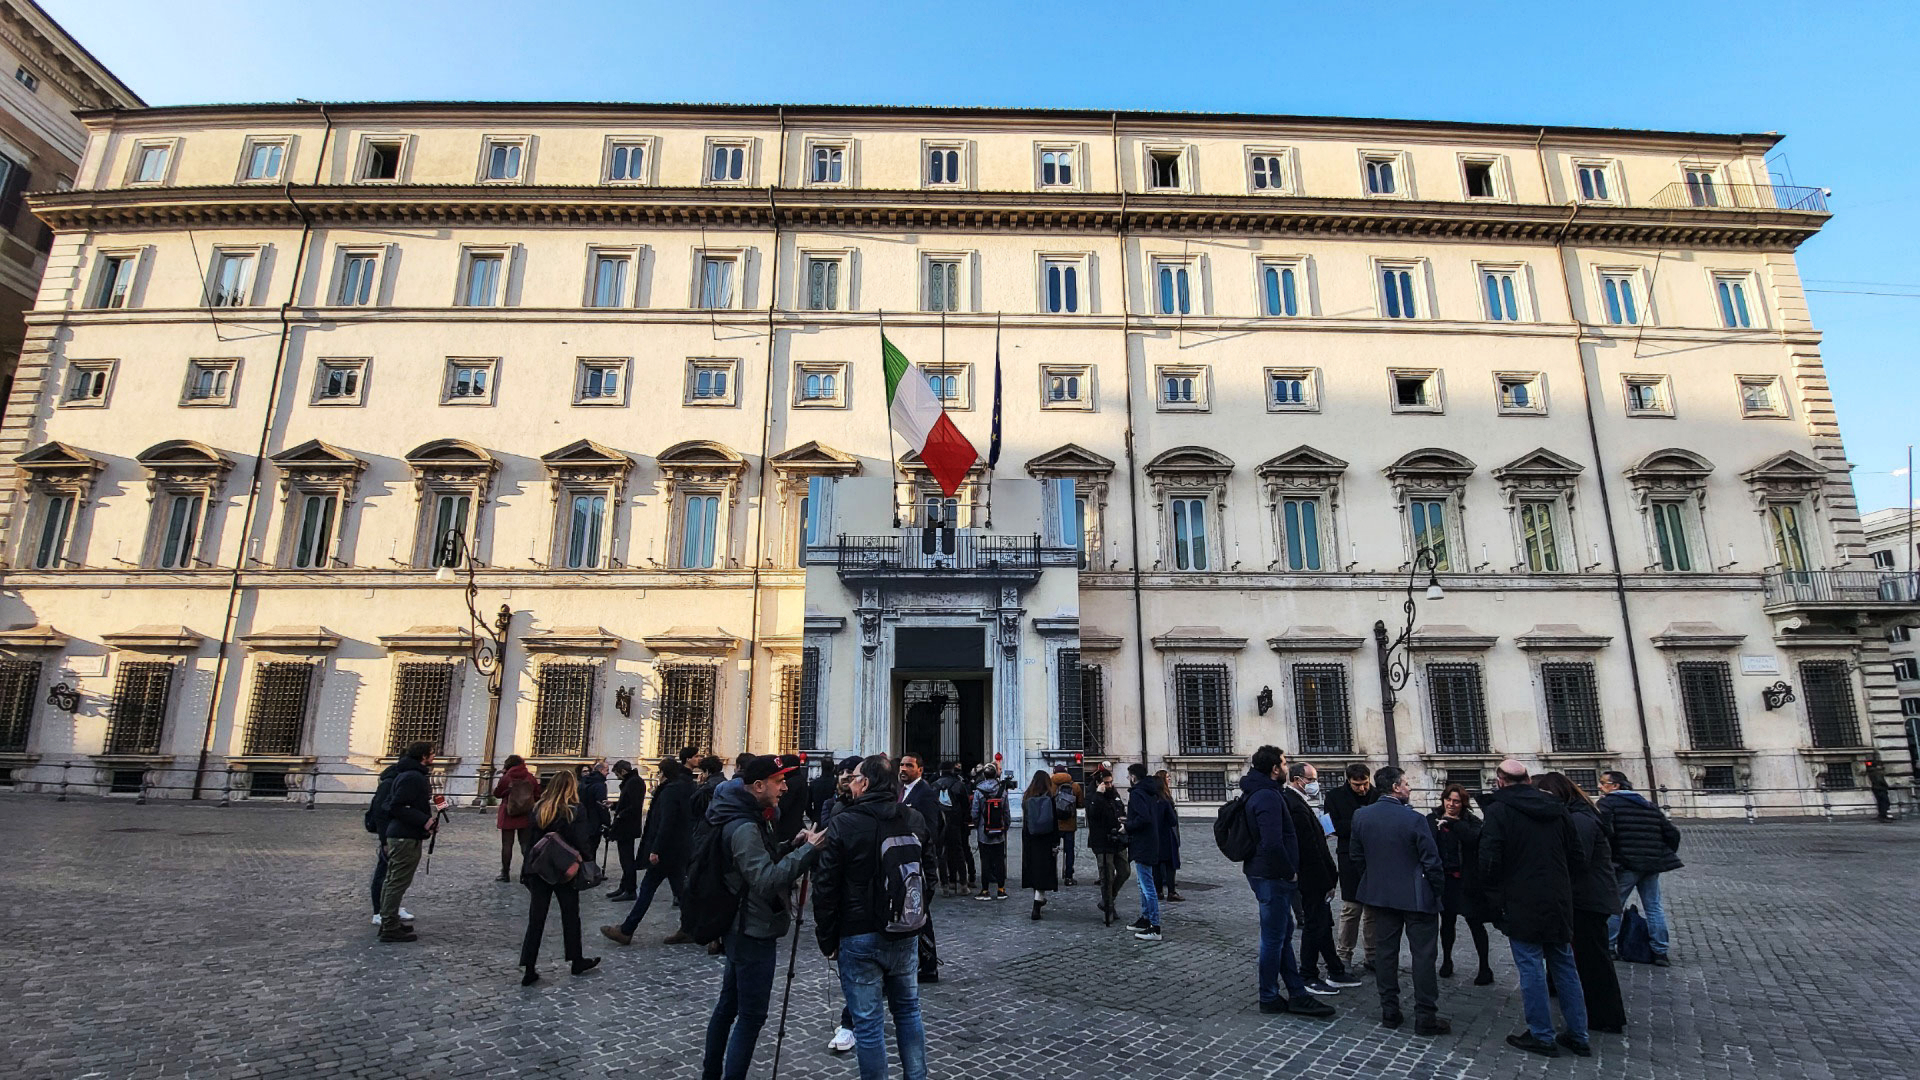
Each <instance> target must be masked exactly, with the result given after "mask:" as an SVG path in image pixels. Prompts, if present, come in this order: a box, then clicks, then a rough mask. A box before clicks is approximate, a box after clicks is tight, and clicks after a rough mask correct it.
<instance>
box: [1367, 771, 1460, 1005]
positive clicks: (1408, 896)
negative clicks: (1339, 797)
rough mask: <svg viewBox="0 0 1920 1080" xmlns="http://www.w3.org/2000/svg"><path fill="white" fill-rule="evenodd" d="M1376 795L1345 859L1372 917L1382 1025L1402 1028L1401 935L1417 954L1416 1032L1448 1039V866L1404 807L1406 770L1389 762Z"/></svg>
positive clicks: (1416, 814)
mask: <svg viewBox="0 0 1920 1080" xmlns="http://www.w3.org/2000/svg"><path fill="white" fill-rule="evenodd" d="M1373 788H1374V790H1375V791H1376V792H1378V793H1379V797H1378V798H1376V799H1374V800H1373V801H1372V802H1371V803H1369V804H1367V805H1366V806H1363V807H1361V808H1360V809H1358V810H1356V811H1354V814H1353V836H1352V842H1351V844H1350V845H1349V847H1348V849H1347V858H1348V859H1349V860H1350V861H1351V863H1352V865H1353V866H1354V867H1355V868H1356V869H1357V870H1358V871H1359V873H1360V887H1359V889H1357V890H1356V891H1355V895H1356V896H1358V897H1359V898H1360V902H1361V903H1363V904H1365V905H1367V911H1368V914H1370V915H1372V916H1373V941H1372V945H1373V959H1374V965H1373V981H1374V985H1376V986H1378V987H1379V988H1380V1021H1381V1023H1384V1024H1386V1025H1387V1026H1388V1027H1399V1026H1400V1025H1401V1023H1402V1022H1403V1017H1402V1016H1401V1013H1400V936H1401V934H1402V933H1404V934H1405V935H1406V938H1407V946H1408V949H1409V950H1410V951H1411V952H1412V953H1413V1031H1414V1034H1416V1035H1445V1034H1446V1033H1447V1032H1449V1031H1451V1030H1453V1026H1452V1025H1451V1024H1448V1023H1447V1022H1446V1021H1445V1020H1442V1019H1440V1016H1439V1008H1440V974H1439V970H1438V967H1439V965H1438V961H1439V958H1440V891H1441V889H1442V888H1443V887H1444V886H1445V884H1446V869H1445V867H1443V866H1442V865H1441V863H1440V845H1439V844H1438V843H1437V842H1436V841H1435V840H1434V838H1433V828H1432V827H1431V826H1429V825H1428V824H1427V819H1426V817H1425V815H1423V814H1421V813H1420V811H1418V810H1415V809H1414V808H1413V807H1411V806H1409V805H1407V802H1408V800H1409V799H1410V798H1412V796H1413V791H1412V788H1410V787H1409V786H1408V784H1407V776H1406V773H1404V772H1402V771H1401V770H1399V769H1396V768H1394V767H1393V766H1391V765H1388V766H1386V767H1385V768H1382V769H1380V770H1379V771H1377V772H1375V773H1374V774H1373Z"/></svg>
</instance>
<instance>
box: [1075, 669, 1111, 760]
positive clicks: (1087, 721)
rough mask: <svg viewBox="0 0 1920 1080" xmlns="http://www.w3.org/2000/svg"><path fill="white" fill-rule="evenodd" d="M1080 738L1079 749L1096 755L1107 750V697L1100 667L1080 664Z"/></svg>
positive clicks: (1103, 753)
mask: <svg viewBox="0 0 1920 1080" xmlns="http://www.w3.org/2000/svg"><path fill="white" fill-rule="evenodd" d="M1080 739H1081V750H1082V751H1083V752H1085V753H1088V754H1093V755H1095V756H1096V757H1098V756H1104V755H1105V754H1106V752H1107V697H1106V688H1105V683H1103V682H1102V681H1101V679H1100V668H1099V666H1098V665H1094V664H1081V665H1080Z"/></svg>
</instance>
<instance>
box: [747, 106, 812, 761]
mask: <svg viewBox="0 0 1920 1080" xmlns="http://www.w3.org/2000/svg"><path fill="white" fill-rule="evenodd" d="M786 175H787V109H786V106H784V105H783V106H781V107H780V145H779V150H778V152H777V153H776V154H775V156H774V173H773V182H772V183H770V184H768V185H767V218H768V220H769V221H771V222H772V223H773V254H772V257H771V262H772V264H773V269H772V277H771V280H770V281H769V282H768V285H767V368H766V371H765V372H764V376H765V382H766V390H765V396H764V397H763V398H762V399H761V405H760V465H759V469H758V471H757V472H756V473H755V476H754V487H755V489H756V491H757V493H758V495H759V499H760V510H759V513H757V514H755V515H754V518H753V547H752V548H750V549H748V552H747V555H748V557H749V558H751V559H752V560H753V613H752V615H751V616H749V618H748V620H747V692H746V693H745V694H744V695H742V696H741V705H740V749H741V750H742V751H745V750H747V749H749V748H750V747H751V746H752V743H753V687H754V681H753V676H754V672H755V670H756V669H757V668H758V667H759V664H760V650H759V649H758V648H756V647H755V645H756V644H757V643H758V642H759V640H760V560H761V556H762V555H763V554H764V553H765V544H766V539H767V502H768V499H767V449H768V447H770V446H771V445H772V440H773V356H774V342H775V338H774V328H773V316H774V311H775V309H777V308H778V307H779V306H780V262H781V254H780V204H779V203H778V202H777V201H776V200H775V197H774V193H775V192H776V191H777V190H778V189H779V187H780V182H781V181H782V180H784V179H785V178H786ZM803 527H804V526H803ZM767 703H768V705H769V707H771V705H772V703H773V694H772V691H771V690H769V691H768V694H767ZM776 749H777V747H776Z"/></svg>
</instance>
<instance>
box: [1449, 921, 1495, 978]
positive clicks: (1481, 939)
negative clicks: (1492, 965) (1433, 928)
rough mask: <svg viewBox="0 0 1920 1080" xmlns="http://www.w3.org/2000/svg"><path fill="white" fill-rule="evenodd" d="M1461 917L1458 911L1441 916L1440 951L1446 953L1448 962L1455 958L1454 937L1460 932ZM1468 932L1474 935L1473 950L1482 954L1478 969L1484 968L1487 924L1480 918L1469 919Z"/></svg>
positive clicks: (1485, 963) (1485, 964)
mask: <svg viewBox="0 0 1920 1080" xmlns="http://www.w3.org/2000/svg"><path fill="white" fill-rule="evenodd" d="M1460 919H1461V915H1460V913H1459V912H1457V911H1449V912H1446V913H1444V914H1442V915H1441V916H1440V951H1441V952H1442V953H1443V954H1445V955H1446V958H1447V960H1448V962H1452V960H1453V939H1454V936H1455V934H1456V933H1457V932H1458V929H1459V923H1460ZM1467 933H1468V934H1471V935H1472V936H1473V951H1474V952H1476V953H1478V954H1479V955H1480V968H1479V969H1476V970H1484V969H1485V968H1486V967H1487V924H1486V923H1483V922H1481V921H1480V920H1479V919H1468V920H1467Z"/></svg>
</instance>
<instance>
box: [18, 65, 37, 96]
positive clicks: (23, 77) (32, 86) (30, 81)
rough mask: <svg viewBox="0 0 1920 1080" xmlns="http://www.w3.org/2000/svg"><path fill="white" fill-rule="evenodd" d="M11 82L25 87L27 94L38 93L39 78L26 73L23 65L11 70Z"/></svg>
mask: <svg viewBox="0 0 1920 1080" xmlns="http://www.w3.org/2000/svg"><path fill="white" fill-rule="evenodd" d="M13 81H14V82H17V83H19V84H20V85H21V86H24V87H26V88H27V91H28V92H29V93H35V94H37V93H39V92H40V77H39V76H37V75H35V74H34V73H33V72H31V71H28V70H27V69H26V66H25V65H24V64H23V65H21V66H20V67H17V68H14V69H13Z"/></svg>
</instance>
